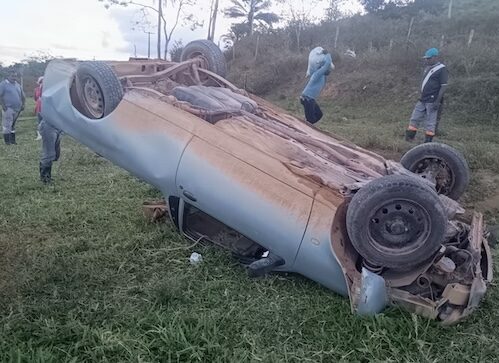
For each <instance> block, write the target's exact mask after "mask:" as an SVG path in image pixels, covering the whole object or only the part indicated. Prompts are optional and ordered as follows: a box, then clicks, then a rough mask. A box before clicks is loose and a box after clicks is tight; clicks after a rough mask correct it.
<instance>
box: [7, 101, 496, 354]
mask: <svg viewBox="0 0 499 363" xmlns="http://www.w3.org/2000/svg"><path fill="white" fill-rule="evenodd" d="M357 111H358V110H355V109H350V110H348V109H346V110H345V109H343V111H342V110H340V109H339V108H335V107H332V108H327V109H326V112H327V113H329V114H332V115H334V117H332V118H326V119H325V120H324V123H323V124H322V126H323V127H324V128H326V129H329V130H332V131H335V132H338V133H340V134H342V135H344V136H347V137H349V138H352V139H353V140H354V141H356V142H359V143H360V144H363V145H364V146H370V147H372V148H374V149H377V150H381V151H383V152H387V153H394V154H395V155H396V154H397V153H400V152H401V151H403V150H405V149H406V148H407V145H405V144H404V143H403V142H402V141H400V136H401V134H402V130H403V126H404V120H395V118H394V117H393V116H389V115H390V114H389V113H388V112H386V113H385V114H383V113H379V112H378V111H376V112H377V113H376V114H368V113H367V112H363V113H358V112H357ZM354 115H355V117H354ZM383 115H385V116H386V118H385V117H381V116H383ZM378 116H380V118H379V119H380V120H382V121H381V122H380V123H379V124H373V121H372V120H375V119H376V118H377V117H378ZM343 117H346V119H343ZM369 120H371V121H369ZM392 123H394V124H392ZM34 125H35V122H34V120H32V119H24V120H22V121H20V122H19V125H18V140H19V145H17V146H13V147H6V146H4V145H0V181H1V188H2V195H1V196H0V231H1V232H0V251H1V253H0V361H2V362H91V361H92V362H106V361H108V362H125V361H126V362H128V361H129V362H168V361H172V362H176V361H182V362H197V361H199V362H219V361H220V362H283V361H285V362H287V361H289V362H335V361H352V362H370V361H375V362H381V361H383V362H400V361H403V362H478V361H494V360H497V359H499V346H498V344H497V331H499V306H498V305H497V301H498V299H499V290H498V289H497V287H496V286H492V287H491V289H490V290H489V292H488V294H487V297H486V299H485V301H484V303H483V304H482V305H481V306H480V309H479V310H478V311H477V312H476V313H475V314H474V315H473V316H472V317H471V318H470V319H468V320H467V321H466V322H464V323H462V324H460V325H458V326H455V327H451V328H443V327H441V326H440V325H438V324H436V323H435V322H431V321H427V320H425V319H422V318H420V317H418V316H415V315H410V314H408V313H406V312H404V311H401V310H399V309H396V308H392V309H388V310H387V311H386V312H385V313H384V314H380V315H378V316H376V317H372V318H359V317H357V316H354V315H352V314H351V312H350V307H349V303H348V300H347V299H344V298H342V297H340V296H337V295H336V294H334V293H332V292H330V291H328V290H326V289H324V288H322V287H320V286H319V285H317V284H316V283H314V282H312V281H309V280H306V279H304V278H301V277H299V276H294V275H278V276H272V277H269V278H265V279H257V280H252V279H249V278H248V277H247V276H246V274H245V272H244V270H243V269H242V268H241V267H239V266H238V265H237V264H236V263H235V262H234V261H233V260H232V259H231V258H230V256H229V255H228V254H227V253H226V252H224V251H221V250H218V249H214V248H208V247H203V248H201V247H196V248H194V249H193V250H189V249H187V247H188V246H189V244H190V243H189V242H188V241H186V240H185V239H184V238H182V237H181V236H180V235H179V234H178V233H177V232H176V231H175V229H174V228H173V227H172V225H171V224H169V223H164V224H149V223H147V222H146V221H145V219H144V218H143V216H142V212H141V205H142V202H143V201H144V200H147V199H154V198H157V197H158V196H159V195H158V193H157V192H156V191H155V190H153V189H151V188H150V187H149V186H147V185H145V184H143V183H141V182H139V181H137V180H136V179H135V178H133V177H131V176H129V175H128V174H127V173H125V172H123V171H122V170H120V169H118V168H116V167H114V166H113V165H111V164H110V163H109V162H107V161H105V160H104V159H102V158H99V157H97V156H96V155H95V154H94V153H92V152H91V151H89V150H88V149H86V148H84V147H82V146H80V145H78V144H77V143H75V142H74V141H73V140H71V139H70V138H69V137H65V138H64V139H63V144H62V147H63V150H62V159H61V160H60V161H59V162H58V163H56V164H55V167H54V170H53V176H54V179H55V183H54V184H53V185H52V186H48V187H46V186H42V185H41V184H40V182H39V181H38V154H39V149H40V144H39V143H38V142H35V141H34V140H33V139H34V136H35V133H34V128H35V126H34ZM460 127H461V126H459V127H458V125H455V126H454V125H451V124H450V122H449V124H448V127H447V125H446V127H445V131H446V132H447V133H448V137H447V138H448V140H449V141H452V143H453V144H456V145H457V146H459V147H460V148H461V149H462V150H465V151H468V152H469V153H471V154H470V155H468V156H471V157H472V165H473V167H474V172H475V174H474V175H477V174H476V173H480V172H482V173H486V175H495V174H494V173H496V172H497V171H499V168H498V166H497V162H498V161H497V160H496V158H494V157H490V160H489V156H484V155H483V154H484V153H485V154H487V153H495V155H499V153H497V152H496V151H497V148H498V145H497V143H496V142H495V140H497V139H494V137H495V136H494V135H497V131H494V130H493V128H485V129H483V131H481V130H482V129H481V128H479V127H476V126H473V125H469V126H462V127H465V130H466V132H468V131H469V132H470V133H471V134H472V135H473V136H472V137H466V138H463V137H460V136H459V134H458V132H459V130H460ZM485 139H486V140H487V141H486V143H485V144H482V143H480V142H479V141H480V140H485ZM446 141H447V139H446ZM489 162H490V163H491V167H490V171H484V170H481V169H480V168H483V165H484V163H489ZM475 179H476V178H475ZM489 187H490V186H489ZM486 192H487V193H494V192H497V191H494V189H493V188H492V187H490V190H489V189H487V191H486ZM483 193H484V191H482V188H481V187H480V182H477V181H475V183H474V186H473V187H472V193H471V195H470V196H469V197H468V199H469V203H473V201H474V200H478V199H480V198H483V197H484V195H485V194H483ZM494 213H495V212H491V214H490V218H491V219H493V218H496V216H497V214H494ZM194 250H195V251H197V252H200V253H202V254H203V256H204V262H203V263H202V264H201V265H200V266H191V265H190V264H189V262H188V257H189V255H190V254H191V252H193V251H194Z"/></svg>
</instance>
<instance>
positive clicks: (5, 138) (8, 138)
mask: <svg viewBox="0 0 499 363" xmlns="http://www.w3.org/2000/svg"><path fill="white" fill-rule="evenodd" d="M3 141H5V145H10V134H3Z"/></svg>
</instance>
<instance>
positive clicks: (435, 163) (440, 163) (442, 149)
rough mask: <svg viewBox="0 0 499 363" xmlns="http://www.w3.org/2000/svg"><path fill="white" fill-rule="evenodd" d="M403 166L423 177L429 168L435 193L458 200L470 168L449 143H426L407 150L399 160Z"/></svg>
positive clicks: (467, 182) (468, 178)
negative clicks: (432, 170) (433, 181)
mask: <svg viewBox="0 0 499 363" xmlns="http://www.w3.org/2000/svg"><path fill="white" fill-rule="evenodd" d="M400 163H401V164H402V166H403V167H404V168H406V169H407V170H409V171H412V172H413V173H416V174H420V175H421V176H423V177H427V176H428V171H429V170H430V169H431V168H438V170H439V171H438V172H437V173H432V174H431V175H432V178H434V179H435V181H436V189H437V193H439V194H443V195H446V196H447V197H449V198H452V199H454V200H458V199H459V198H460V197H461V196H462V195H463V193H464V192H465V191H466V188H468V185H469V183H470V168H469V166H468V163H467V162H466V159H465V158H464V156H463V155H462V154H461V153H460V152H458V151H457V150H456V149H454V148H452V147H450V146H449V145H445V144H440V143H433V142H432V143H426V144H421V145H418V146H416V147H414V148H412V149H411V150H409V151H408V152H407V153H406V154H405V155H404V156H403V157H402V159H401V160H400Z"/></svg>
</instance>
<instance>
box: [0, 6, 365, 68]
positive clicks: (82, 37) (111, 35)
mask: <svg viewBox="0 0 499 363" xmlns="http://www.w3.org/2000/svg"><path fill="white" fill-rule="evenodd" d="M141 1H142V2H143V3H144V4H152V3H153V2H154V0H141ZM357 1H358V0H347V2H348V4H347V5H346V6H345V9H346V10H349V11H353V12H355V11H358V10H359V5H358V2H357ZM290 2H291V3H294V4H295V5H296V7H297V8H301V7H302V6H304V7H305V10H307V9H306V8H307V7H308V6H310V3H311V1H309V0H288V1H287V3H288V4H289V3H290ZM210 3H211V1H210V0H197V4H196V6H194V7H192V8H190V9H186V13H185V14H188V13H192V14H194V15H195V17H196V18H197V20H198V21H199V22H204V26H203V27H198V28H197V29H195V30H192V29H191V27H190V24H185V23H183V22H181V24H180V25H179V27H178V28H177V30H176V31H175V33H174V37H173V38H174V39H176V40H182V42H183V43H184V44H186V43H188V42H189V41H191V40H195V39H200V38H206V35H207V24H208V19H209V7H210ZM229 3H230V1H229V0H220V9H221V10H222V9H224V8H225V7H227V6H228V4H229ZM283 6H284V5H281V6H280V7H275V8H274V9H273V10H274V11H276V12H277V13H282V11H283V10H285V9H283ZM286 7H287V6H286ZM168 10H169V9H167V19H168V20H169V21H170V22H171V21H172V19H173V18H174V16H175V12H174V11H171V10H169V11H168ZM322 14H323V7H321V6H315V7H313V10H312V11H311V16H316V17H320V16H321V15H322ZM141 19H143V14H142V13H141V12H140V10H139V7H137V6H128V7H120V6H113V7H110V8H109V9H106V8H105V7H104V4H103V3H102V2H99V1H98V0H0V34H1V36H0V62H2V64H4V65H8V64H11V63H13V62H17V61H20V60H22V59H25V58H27V57H29V56H35V55H39V54H48V55H51V56H57V57H68V58H78V59H101V60H111V59H113V60H126V59H128V58H129V57H130V56H135V55H137V56H147V39H148V38H147V37H148V36H147V34H146V33H144V29H143V27H137V25H136V22H137V21H138V20H141ZM233 21H234V20H233V19H226V18H224V16H223V14H222V13H220V14H219V16H218V22H217V29H216V33H215V42H218V40H219V39H220V36H222V35H223V34H225V33H227V31H228V29H229V27H230V24H231V22H233ZM152 23H153V24H154V19H152ZM146 30H147V29H146ZM150 30H151V31H154V26H153V27H152V28H151V29H150ZM151 42H152V44H151V47H152V50H151V52H152V55H155V54H156V52H155V49H156V48H155V35H152V40H151Z"/></svg>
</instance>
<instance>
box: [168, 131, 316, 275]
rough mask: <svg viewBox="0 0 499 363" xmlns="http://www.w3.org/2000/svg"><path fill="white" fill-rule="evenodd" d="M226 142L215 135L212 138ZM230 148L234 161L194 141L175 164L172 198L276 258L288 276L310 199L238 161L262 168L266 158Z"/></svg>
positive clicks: (245, 148)
mask: <svg viewBox="0 0 499 363" xmlns="http://www.w3.org/2000/svg"><path fill="white" fill-rule="evenodd" d="M209 126H212V125H209ZM215 137H216V136H215ZM227 137H228V136H227V135H223V134H222V133H221V134H220V135H218V137H216V138H217V139H218V140H220V138H226V139H227ZM231 141H232V142H233V141H234V140H233V139H232V140H231ZM232 146H233V147H234V148H237V151H238V153H236V154H239V155H234V153H230V152H227V151H226V150H223V148H221V147H219V146H215V145H212V144H211V143H210V142H208V141H207V140H206V138H205V140H203V139H202V136H199V137H194V138H193V139H192V140H191V142H190V143H189V145H188V146H187V148H186V149H185V151H184V153H183V156H182V158H181V160H180V164H179V168H178V172H177V178H176V185H177V187H178V194H179V195H180V196H181V198H182V199H183V200H184V201H185V203H189V204H191V205H193V206H194V207H196V208H198V209H200V210H202V211H203V212H205V213H207V214H208V215H210V216H212V217H213V218H215V219H217V220H218V221H220V222H222V223H224V224H225V225H227V226H229V227H230V228H232V229H234V230H236V231H237V232H239V233H241V234H243V235H244V236H246V237H247V238H249V239H251V240H253V241H255V242H257V243H258V244H260V245H262V246H263V247H265V248H266V249H268V250H270V251H272V252H273V253H275V254H277V255H279V256H280V257H282V258H283V259H284V260H285V261H286V263H285V265H284V266H283V268H282V269H283V270H290V269H291V268H292V265H293V263H294V260H295V258H296V254H297V251H298V249H299V246H300V244H301V241H302V239H303V235H304V232H305V229H306V226H307V222H308V218H309V215H310V211H311V208H312V198H311V197H310V196H308V195H305V194H304V193H303V192H301V191H299V190H297V189H295V188H293V187H292V186H290V185H287V184H285V183H283V182H282V181H279V180H277V179H275V178H274V177H272V176H271V175H270V174H269V173H268V172H265V170H262V169H261V168H258V167H257V166H255V165H250V164H249V163H247V162H246V161H244V160H243V158H241V156H240V155H242V154H245V153H251V154H252V158H253V160H255V158H258V157H260V158H263V159H265V162H266V163H267V164H268V163H269V157H268V156H267V155H263V154H261V153H260V152H259V151H258V150H256V149H251V148H249V146H248V145H242V144H241V145H238V144H237V142H236V143H233V144H232ZM263 159H262V160H263ZM276 165H277V164H276ZM276 167H277V166H276Z"/></svg>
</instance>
